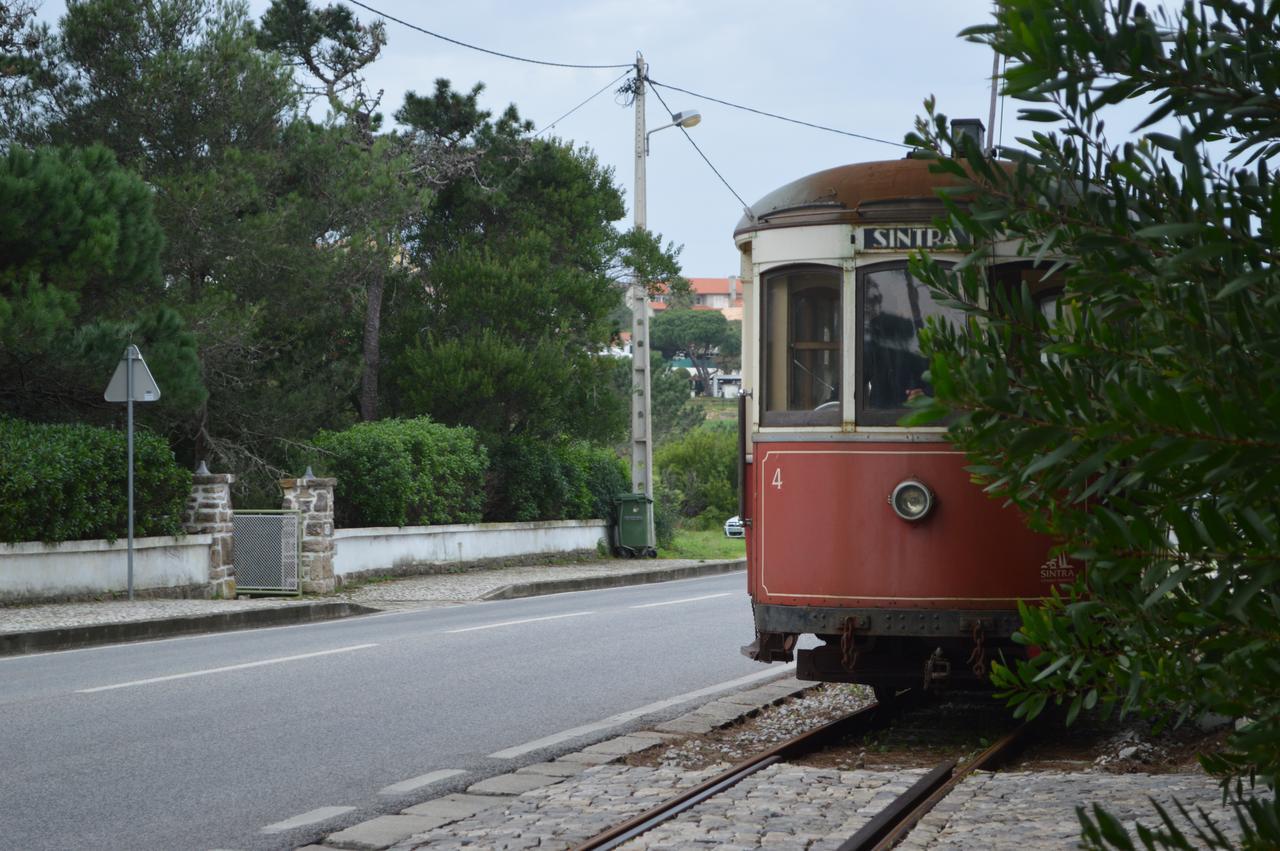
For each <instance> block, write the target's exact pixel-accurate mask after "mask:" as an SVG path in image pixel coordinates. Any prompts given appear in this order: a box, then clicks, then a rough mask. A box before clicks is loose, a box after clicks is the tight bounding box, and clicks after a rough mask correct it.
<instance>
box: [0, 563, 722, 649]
mask: <svg viewBox="0 0 1280 851" xmlns="http://www.w3.org/2000/svg"><path fill="white" fill-rule="evenodd" d="M699 563H700V562H698V561H694V560H690V559H662V560H658V561H654V560H646V559H640V560H636V561H617V560H614V561H601V562H580V563H573V564H564V565H545V564H543V565H526V566H517V567H505V568H498V569H493V570H472V571H467V572H462V573H445V574H435V575H429V576H411V577H406V578H403V579H396V580H391V581H387V582H370V583H367V584H364V585H358V586H356V587H353V588H350V589H348V590H345V591H339V592H338V593H336V594H332V595H328V596H325V597H308V598H302V599H297V598H287V597H256V598H242V599H239V600H155V599H146V600H134V601H133V602H129V601H128V600H103V601H94V602H85V603H50V604H42V605H33V606H24V605H19V606H0V633H10V632H30V631H34V630H41V629H64V628H67V627H76V626H95V625H99V624H115V623H129V622H132V621H147V620H159V619H162V618H178V617H190V616H198V615H217V614H225V613H227V612H236V611H242V610H246V609H273V608H282V607H285V606H306V605H310V604H311V603H314V602H317V601H321V602H324V601H328V602H342V601H348V602H352V603H358V604H360V605H362V606H369V607H370V608H375V609H407V608H427V607H430V606H438V605H445V604H448V603H459V602H465V601H469V600H479V599H482V598H483V597H484V596H485V595H486V594H488V593H490V592H492V591H495V590H497V589H499V588H502V587H503V586H506V585H517V584H522V583H529V582H539V581H547V580H558V579H585V578H589V577H596V576H604V575H610V576H623V575H628V574H633V573H646V572H649V571H654V570H675V569H678V568H682V567H689V566H692V565H696V564H699Z"/></svg>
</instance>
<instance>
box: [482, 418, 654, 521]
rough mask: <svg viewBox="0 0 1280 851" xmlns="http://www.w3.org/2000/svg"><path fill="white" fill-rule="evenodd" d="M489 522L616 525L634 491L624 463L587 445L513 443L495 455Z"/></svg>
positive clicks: (522, 440)
mask: <svg viewBox="0 0 1280 851" xmlns="http://www.w3.org/2000/svg"><path fill="white" fill-rule="evenodd" d="M488 490H489V504H488V506H487V507H486V509H485V519H486V520H492V521H500V520H590V519H595V518H599V519H603V520H611V519H612V517H613V497H614V496H615V495H616V494H619V493H623V492H625V491H627V490H629V487H628V474H627V469H626V464H625V462H624V461H623V460H622V459H621V458H619V457H618V456H617V455H616V454H615V453H614V452H613V451H612V450H609V449H603V448H600V447H596V446H591V445H589V444H585V443H559V444H557V443H550V442H548V441H544V440H535V439H532V438H512V439H510V440H507V441H506V442H504V443H503V444H502V445H500V446H499V447H498V448H497V449H496V450H495V451H494V453H493V467H492V469H491V470H490V477H489V488H488Z"/></svg>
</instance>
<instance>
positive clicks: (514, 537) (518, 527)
mask: <svg viewBox="0 0 1280 851" xmlns="http://www.w3.org/2000/svg"><path fill="white" fill-rule="evenodd" d="M607 525H608V524H606V523H605V521H603V520H541V521H536V522H531V523H475V524H459V525H454V526H401V527H395V526H390V527H381V528H370V529H336V530H334V533H333V538H334V541H333V546H334V553H333V572H334V575H336V576H343V575H345V574H350V573H358V572H362V571H368V570H389V569H392V568H397V567H404V566H407V565H410V564H419V563H430V562H454V561H457V562H466V561H478V560H480V559H489V558H507V557H510V556H522V555H540V554H544V553H559V552H571V551H573V550H593V549H595V547H596V541H598V540H599V539H601V538H607V537H608V533H607V529H606V526H607Z"/></svg>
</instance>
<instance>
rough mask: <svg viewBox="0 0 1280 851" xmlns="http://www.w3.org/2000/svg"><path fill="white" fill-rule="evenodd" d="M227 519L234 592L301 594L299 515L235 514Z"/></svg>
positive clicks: (287, 512) (251, 512)
mask: <svg viewBox="0 0 1280 851" xmlns="http://www.w3.org/2000/svg"><path fill="white" fill-rule="evenodd" d="M231 520H232V525H233V529H232V538H231V540H232V551H233V553H234V555H233V560H234V562H235V570H236V593H237V594H300V593H302V591H301V584H300V583H299V581H298V579H299V577H298V569H299V564H300V562H301V561H302V512H300V511H269V510H265V509H264V510H261V511H236V512H235V514H234V515H233V516H232V518H231Z"/></svg>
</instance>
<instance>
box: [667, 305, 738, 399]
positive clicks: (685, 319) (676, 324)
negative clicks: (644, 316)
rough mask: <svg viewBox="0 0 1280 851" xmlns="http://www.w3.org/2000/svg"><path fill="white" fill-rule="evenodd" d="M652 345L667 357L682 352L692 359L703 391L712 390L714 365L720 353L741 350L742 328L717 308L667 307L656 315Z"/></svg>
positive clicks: (708, 391) (731, 352) (732, 352)
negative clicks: (683, 308) (684, 308)
mask: <svg viewBox="0 0 1280 851" xmlns="http://www.w3.org/2000/svg"><path fill="white" fill-rule="evenodd" d="M650 330H651V332H652V339H651V340H650V345H652V346H653V348H654V349H656V350H658V351H660V352H662V354H663V356H664V357H668V358H670V357H674V356H675V355H676V353H677V352H683V353H684V354H685V355H687V356H688V358H689V360H690V361H692V362H693V370H694V372H695V373H696V374H697V376H698V381H699V382H700V383H701V385H702V392H703V393H710V392H711V369H712V367H713V366H714V365H715V362H716V360H717V358H719V356H720V355H721V354H725V355H732V354H737V353H738V352H740V351H741V350H742V329H741V324H740V323H739V324H738V325H737V326H736V327H735V325H734V324H733V323H731V322H729V320H728V319H726V318H725V316H724V314H723V313H721V312H720V311H718V310H692V309H689V310H675V309H672V310H664V311H662V312H661V313H659V314H657V315H656V316H654V317H653V323H652V325H651V328H650Z"/></svg>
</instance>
